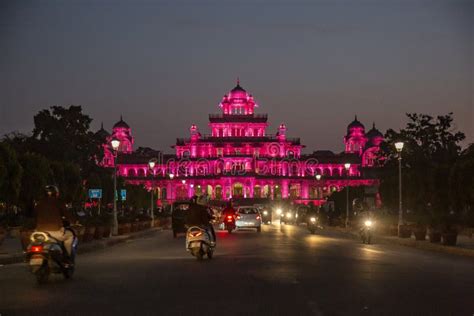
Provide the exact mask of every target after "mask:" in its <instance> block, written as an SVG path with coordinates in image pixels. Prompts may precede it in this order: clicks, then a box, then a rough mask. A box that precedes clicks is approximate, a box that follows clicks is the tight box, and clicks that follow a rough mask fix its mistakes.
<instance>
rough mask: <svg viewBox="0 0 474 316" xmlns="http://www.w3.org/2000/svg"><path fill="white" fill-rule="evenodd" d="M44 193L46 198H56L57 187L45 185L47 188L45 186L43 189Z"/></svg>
mask: <svg viewBox="0 0 474 316" xmlns="http://www.w3.org/2000/svg"><path fill="white" fill-rule="evenodd" d="M44 192H45V194H46V196H54V197H58V195H59V190H58V187H57V186H55V185H47V186H45V187H44Z"/></svg>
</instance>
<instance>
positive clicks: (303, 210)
mask: <svg viewBox="0 0 474 316" xmlns="http://www.w3.org/2000/svg"><path fill="white" fill-rule="evenodd" d="M308 211H309V207H308V206H306V205H301V206H298V208H297V209H296V214H295V217H296V218H295V220H296V224H297V225H299V224H301V223H306V222H307V218H306V217H307V216H306V214H307V213H308Z"/></svg>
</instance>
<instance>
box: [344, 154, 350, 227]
mask: <svg viewBox="0 0 474 316" xmlns="http://www.w3.org/2000/svg"><path fill="white" fill-rule="evenodd" d="M344 168H345V169H346V176H347V177H349V169H350V168H351V164H350V163H346V164H344ZM345 227H346V228H347V227H349V182H348V183H347V186H346V223H345Z"/></svg>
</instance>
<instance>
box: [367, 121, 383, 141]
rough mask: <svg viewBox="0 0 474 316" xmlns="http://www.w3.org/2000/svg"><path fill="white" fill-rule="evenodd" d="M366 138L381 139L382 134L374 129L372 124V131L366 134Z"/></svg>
mask: <svg viewBox="0 0 474 316" xmlns="http://www.w3.org/2000/svg"><path fill="white" fill-rule="evenodd" d="M366 136H367V138H376V137H382V138H383V134H382V132H380V131H379V130H378V129H376V128H375V123H374V124H373V126H372V129H371V130H370V131H368V132H367V134H366Z"/></svg>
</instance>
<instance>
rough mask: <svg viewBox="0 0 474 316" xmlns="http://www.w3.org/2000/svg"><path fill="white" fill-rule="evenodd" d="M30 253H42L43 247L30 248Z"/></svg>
mask: <svg viewBox="0 0 474 316" xmlns="http://www.w3.org/2000/svg"><path fill="white" fill-rule="evenodd" d="M31 252H43V246H32V247H31Z"/></svg>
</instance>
